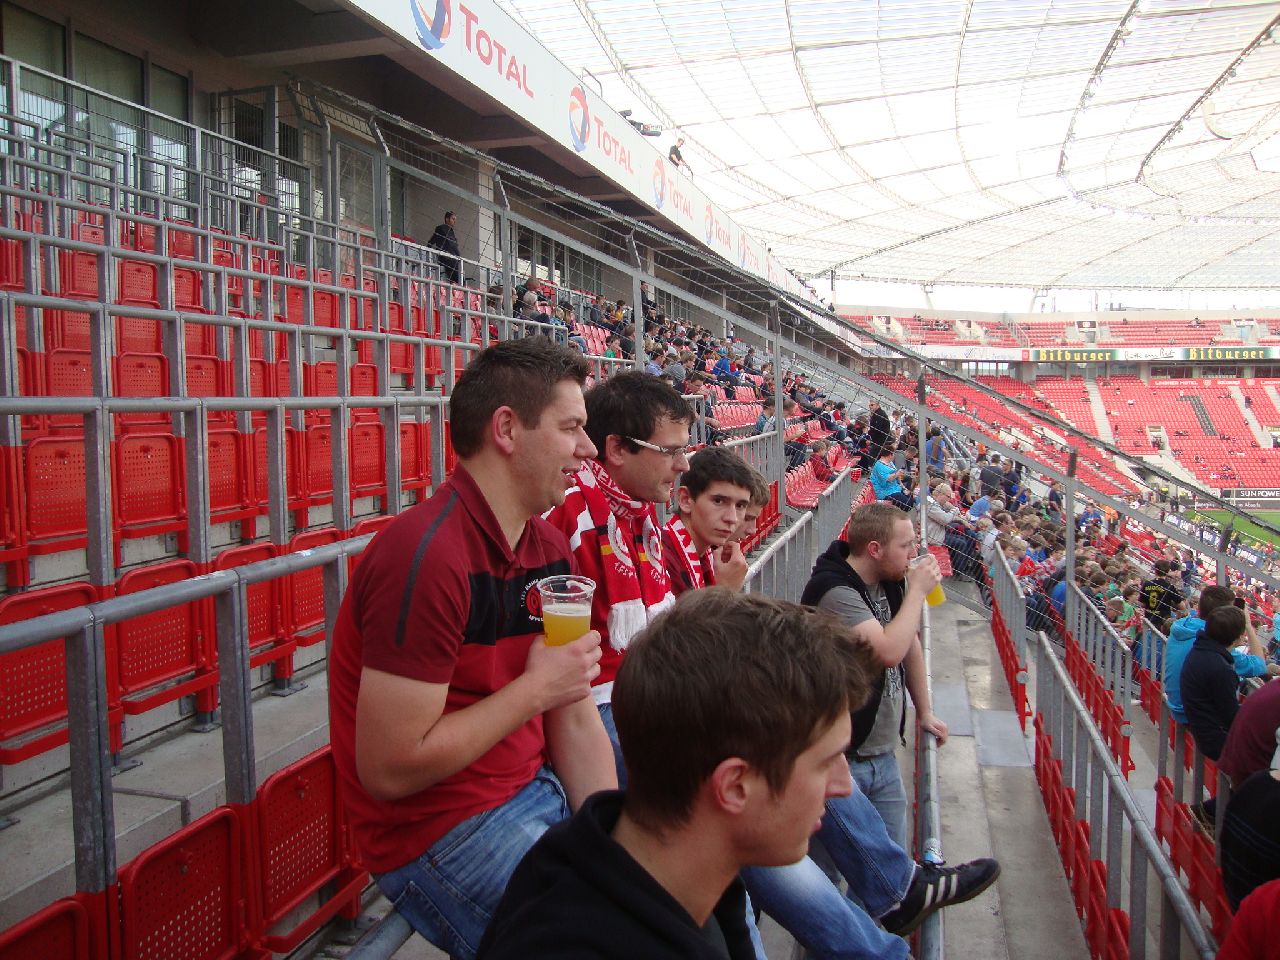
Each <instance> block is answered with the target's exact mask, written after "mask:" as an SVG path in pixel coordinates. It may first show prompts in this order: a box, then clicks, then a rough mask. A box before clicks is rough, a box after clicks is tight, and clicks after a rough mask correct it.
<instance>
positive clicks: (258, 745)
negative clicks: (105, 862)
mask: <svg viewBox="0 0 1280 960" xmlns="http://www.w3.org/2000/svg"><path fill="white" fill-rule="evenodd" d="M298 679H299V680H301V681H302V682H304V683H305V684H306V687H305V688H304V689H300V690H299V691H298V692H297V693H294V694H293V695H292V696H289V697H276V696H271V695H270V694H269V692H268V688H267V687H265V686H264V687H262V688H260V691H259V694H260V695H259V698H258V699H257V700H256V701H255V702H254V708H253V722H254V748H255V752H256V761H257V763H256V770H257V777H258V782H259V783H261V782H262V781H263V780H265V779H266V778H267V777H269V776H270V775H271V774H272V773H274V772H275V771H276V770H279V769H280V768H281V767H284V766H286V765H288V764H290V763H292V762H293V761H295V760H298V759H300V758H302V757H304V756H306V755H307V754H308V753H311V752H312V751H313V750H316V749H318V748H320V747H322V746H324V745H325V744H326V743H328V741H329V705H328V682H327V677H326V675H325V673H324V669H323V664H320V665H319V666H318V667H312V668H310V669H309V671H306V672H304V673H303V674H300V675H299V676H298ZM125 760H126V761H134V760H136V761H140V762H139V764H138V765H137V766H134V767H132V768H129V769H122V772H120V773H119V774H117V775H116V776H115V777H114V779H113V781H112V787H113V789H114V810H115V827H116V844H117V847H116V863H117V865H118V866H123V865H124V864H126V863H128V862H129V861H130V860H131V859H132V858H133V857H135V856H137V855H138V854H139V853H141V852H142V851H143V850H145V849H146V848H147V847H149V846H150V845H152V844H154V843H157V842H159V841H160V840H163V839H164V838H165V837H167V836H169V835H170V834H172V833H174V832H175V831H177V830H179V829H181V828H182V827H183V826H185V825H187V824H188V823H191V822H192V821H193V820H196V819H198V818H199V817H201V816H203V815H204V814H206V813H208V812H209V811H211V810H213V809H214V808H215V807H217V806H219V805H220V804H222V803H224V802H225V801H226V789H225V783H224V777H223V763H222V737H221V735H220V730H217V729H215V730H213V731H210V732H208V733H197V732H194V731H192V730H191V729H190V728H189V727H188V728H187V729H185V730H183V731H181V732H177V733H174V734H172V735H169V736H166V737H164V738H163V739H160V740H158V741H156V742H154V743H152V744H149V745H147V746H146V747H145V748H142V749H140V750H138V751H137V752H136V753H132V754H130V753H126V756H125ZM126 766H127V764H122V767H126ZM10 815H11V816H13V817H15V818H16V820H17V822H16V823H15V824H13V825H12V826H10V827H7V828H5V829H3V830H0V863H3V864H4V869H3V870H2V871H0V930H3V929H5V928H7V927H9V926H11V925H12V924H14V923H16V922H17V921H19V920H21V919H23V918H24V917H26V916H29V915H30V914H31V913H33V912H35V911H36V910H39V909H41V908H42V907H44V906H45V905H47V904H49V903H51V902H52V901H54V900H56V899H58V898H59V897H64V896H67V895H69V894H71V893H74V892H75V867H74V859H75V845H74V840H73V836H72V828H71V791H70V788H69V787H65V786H64V787H61V788H58V789H54V790H52V791H51V792H47V793H45V794H44V795H42V796H40V797H38V798H37V799H33V800H32V801H31V802H29V803H27V804H25V805H23V806H21V807H19V808H17V809H15V810H12V811H10Z"/></svg>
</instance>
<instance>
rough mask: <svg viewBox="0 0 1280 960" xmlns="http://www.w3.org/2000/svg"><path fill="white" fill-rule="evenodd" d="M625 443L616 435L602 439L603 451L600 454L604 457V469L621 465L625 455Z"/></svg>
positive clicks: (612, 434)
mask: <svg viewBox="0 0 1280 960" xmlns="http://www.w3.org/2000/svg"><path fill="white" fill-rule="evenodd" d="M625 442H626V441H624V440H623V439H622V437H620V436H618V434H616V433H611V434H609V435H608V436H607V437H605V438H604V450H603V451H601V453H603V455H604V456H603V459H604V464H605V466H606V467H616V466H619V465H621V464H622V462H623V458H624V456H625V454H626V453H627V451H626V449H625V448H624V447H623V443H625Z"/></svg>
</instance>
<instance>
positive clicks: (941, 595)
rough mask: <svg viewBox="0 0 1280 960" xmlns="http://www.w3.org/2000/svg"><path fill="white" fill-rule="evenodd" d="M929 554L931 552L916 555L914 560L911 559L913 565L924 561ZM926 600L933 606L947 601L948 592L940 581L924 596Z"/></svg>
mask: <svg viewBox="0 0 1280 960" xmlns="http://www.w3.org/2000/svg"><path fill="white" fill-rule="evenodd" d="M929 556H930V554H928V553H922V554H920V556H918V557H916V558H915V559H914V560H912V561H911V566H913V567H914V566H916V565H917V564H921V563H924V562H925V560H926V559H928V557H929ZM924 602H925V603H927V604H928V605H929V606H931V607H936V606H939V605H941V604H944V603H946V602H947V592H946V591H945V590H943V589H942V584H941V583H939V584H938V585H937V586H936V587H934V588H933V589H932V590H930V591H929V593H928V594H927V595H926V596H925V598H924Z"/></svg>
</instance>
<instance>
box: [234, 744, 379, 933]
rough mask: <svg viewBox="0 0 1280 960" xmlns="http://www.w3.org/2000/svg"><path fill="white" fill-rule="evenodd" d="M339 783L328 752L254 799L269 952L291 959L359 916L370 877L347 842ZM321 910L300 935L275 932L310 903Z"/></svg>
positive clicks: (296, 766) (277, 778) (280, 774)
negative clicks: (330, 926) (331, 924)
mask: <svg viewBox="0 0 1280 960" xmlns="http://www.w3.org/2000/svg"><path fill="white" fill-rule="evenodd" d="M337 781H338V778H337V773H336V771H335V770H334V766H333V757H332V754H331V752H330V750H329V748H328V747H325V748H323V749H321V750H318V751H317V752H315V753H313V754H311V756H309V757H305V758H303V759H302V760H299V761H298V762H296V763H293V764H290V765H289V766H287V767H285V768H284V769H282V770H279V771H277V772H276V773H275V774H273V775H272V776H271V777H270V778H268V779H267V781H266V782H265V783H263V784H262V787H261V788H260V789H259V791H258V796H257V798H256V799H255V800H254V823H255V827H256V836H255V838H254V848H255V854H256V856H255V859H256V863H255V864H254V869H256V871H257V875H258V883H257V887H258V889H259V890H260V891H261V914H262V929H263V936H262V937H261V940H260V942H261V944H262V945H263V946H264V947H265V948H267V949H268V950H271V951H274V952H278V953H287V952H289V951H291V950H294V949H296V948H297V946H298V945H299V944H301V943H302V941H303V940H305V939H306V938H307V937H309V936H311V934H313V933H314V932H315V931H316V930H318V929H319V928H320V926H321V925H322V924H324V923H326V922H328V921H329V920H330V919H332V918H333V917H334V916H337V915H338V913H339V912H342V913H343V914H344V915H345V916H347V917H348V918H354V917H355V916H356V913H357V912H358V910H359V907H360V893H361V890H362V889H363V888H364V885H365V883H367V882H368V874H367V873H365V872H364V871H363V870H361V869H360V868H359V867H357V866H356V865H355V864H354V860H353V856H352V851H351V849H350V847H349V845H348V843H347V832H346V829H345V825H344V823H343V816H342V805H341V803H340V801H339V798H338V782H337ZM316 897H319V898H321V902H320V904H319V905H318V906H317V907H316V908H315V909H314V910H313V911H312V912H310V913H308V914H306V915H305V916H304V918H303V919H302V920H300V921H297V920H295V925H294V926H293V927H292V929H290V930H288V931H286V932H274V931H276V929H277V928H278V927H279V926H280V925H281V924H282V923H284V922H285V920H286V919H288V918H289V917H290V916H293V915H294V912H295V911H296V910H297V909H298V907H300V906H301V905H302V904H304V903H307V902H308V901H310V900H311V899H312V898H316Z"/></svg>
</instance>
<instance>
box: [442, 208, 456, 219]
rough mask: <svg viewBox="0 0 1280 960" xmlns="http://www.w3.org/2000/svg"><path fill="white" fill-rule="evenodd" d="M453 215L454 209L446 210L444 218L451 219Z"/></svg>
mask: <svg viewBox="0 0 1280 960" xmlns="http://www.w3.org/2000/svg"><path fill="white" fill-rule="evenodd" d="M453 215H454V214H453V211H452V210H446V211H445V212H444V218H445V219H446V220H448V219H449V218H450V217H452V216H453Z"/></svg>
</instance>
